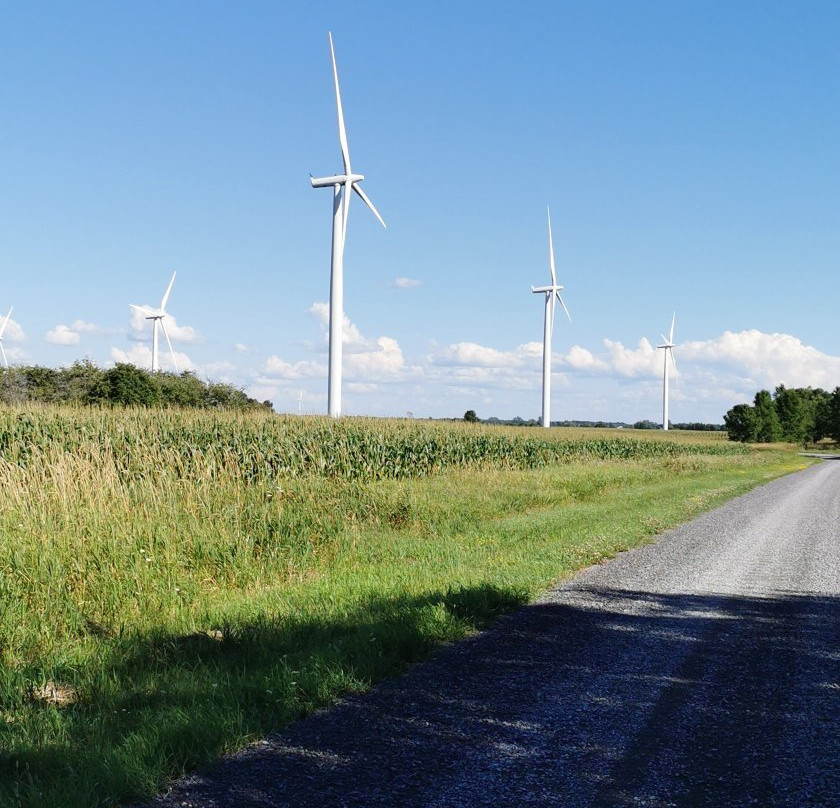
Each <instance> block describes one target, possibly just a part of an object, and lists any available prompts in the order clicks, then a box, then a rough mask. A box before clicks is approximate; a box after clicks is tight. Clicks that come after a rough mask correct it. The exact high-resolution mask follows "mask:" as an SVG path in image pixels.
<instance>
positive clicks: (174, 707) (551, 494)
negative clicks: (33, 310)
mask: <svg viewBox="0 0 840 808" xmlns="http://www.w3.org/2000/svg"><path fill="white" fill-rule="evenodd" d="M625 432H626V434H619V433H617V432H615V431H606V430H565V429H563V430H561V429H555V430H551V431H550V432H549V433H548V434H546V433H544V432H543V431H542V430H522V429H519V430H517V429H498V428H495V429H493V428H481V427H476V426H472V425H471V426H463V425H457V424H452V425H438V424H426V423H423V422H420V423H412V422H381V421H372V420H358V419H349V420H346V421H341V422H339V423H335V422H331V421H327V420H324V419H294V418H286V419H283V418H270V417H266V416H262V415H254V416H241V415H226V414H222V413H219V414H200V415H197V414H189V413H177V412H157V413H154V412H151V413H150V412H144V411H135V412H131V411H129V412H110V411H96V410H93V411H89V410H71V409H68V410H60V409H46V410H22V411H12V412H8V411H7V412H5V413H0V457H2V459H0V490H3V492H4V496H3V499H2V501H1V502H0V559H2V561H0V805H2V806H5V805H21V806H50V807H51V808H52V807H53V806H66V807H68V808H69V806H92V805H113V804H117V803H118V802H120V801H125V800H128V799H131V798H136V797H138V796H148V795H150V794H151V793H153V792H154V790H156V789H158V788H160V787H161V786H162V785H163V784H164V783H165V781H166V779H167V778H168V777H171V776H173V775H175V774H177V773H178V772H181V771H183V770H185V769H189V768H191V767H195V766H197V765H200V764H201V763H202V762H204V761H207V760H209V759H211V758H212V757H213V756H215V755H217V754H219V753H220V752H222V751H225V750H229V749H233V748H236V747H237V746H241V745H242V744H244V743H246V742H247V741H248V740H251V739H253V738H256V737H259V736H260V735H261V734H264V733H266V732H268V731H270V730H272V729H276V728H278V727H280V726H282V725H283V724H284V723H286V722H288V721H289V720H291V719H294V718H295V717H297V716H300V715H303V714H305V713H307V712H309V711H311V710H312V709H314V708H316V707H317V706H320V705H323V704H325V703H326V702H328V701H329V700H330V699H332V698H334V697H335V696H336V695H337V694H339V693H341V692H345V691H347V690H357V689H363V688H366V687H368V686H369V685H370V684H371V683H372V682H374V681H376V680H377V679H380V678H382V677H383V676H386V675H389V674H393V673H395V672H396V671H398V670H400V669H401V668H402V667H403V666H404V665H405V664H407V663H408V662H411V661H413V660H417V659H420V658H422V657H423V656H424V655H426V654H428V652H429V651H430V650H431V649H432V648H433V647H434V646H435V645H436V644H438V643H440V642H442V641H448V640H455V639H458V638H460V637H463V636H465V635H467V634H469V633H470V632H473V631H475V630H476V629H477V628H480V627H481V626H483V625H486V624H487V623H488V622H489V621H491V620H492V619H493V618H494V617H495V616H497V615H498V614H500V613H502V612H505V611H509V610H510V609H512V608H515V607H516V606H518V605H520V604H523V603H525V602H527V601H528V600H529V599H530V598H532V597H533V596H534V595H535V594H536V593H538V592H539V591H541V590H542V589H544V588H545V587H546V586H548V585H550V584H551V583H552V582H554V581H557V580H559V579H562V578H564V577H567V576H569V575H571V574H573V573H574V572H575V571H577V570H579V569H580V568H582V567H584V566H587V565H589V564H592V563H596V562H598V561H601V560H603V559H605V558H608V557H610V556H612V555H614V554H615V553H616V552H619V551H621V550H624V549H628V548H630V547H633V546H636V545H638V544H640V543H644V542H647V541H651V540H652V539H653V538H654V537H655V535H656V533H658V532H660V531H661V530H663V529H664V528H666V527H668V526H670V525H674V524H677V523H679V522H681V521H684V520H686V519H688V518H690V517H691V516H693V515H694V514H696V513H698V512H700V511H702V510H705V509H708V508H709V507H712V506H714V505H716V504H718V503H720V502H722V501H724V500H725V499H727V498H729V497H732V496H734V495H736V494H739V493H741V492H743V491H746V490H748V489H749V488H751V487H752V486H754V485H756V484H758V483H760V482H763V481H765V480H768V479H771V478H772V477H774V476H778V475H779V474H782V473H785V472H787V471H791V470H793V469H794V468H799V467H802V465H803V461H802V459H801V458H797V457H795V455H793V453H792V452H790V451H785V450H782V449H776V450H770V451H762V452H755V451H750V450H748V449H746V448H744V447H742V446H740V445H733V444H729V443H727V442H726V441H723V440H721V439H720V437H719V436H717V435H714V434H712V435H708V434H688V435H687V434H680V433H669V434H668V435H667V436H665V435H662V433H653V434H650V435H649V434H643V433H634V432H632V431H630V430H626V431H625Z"/></svg>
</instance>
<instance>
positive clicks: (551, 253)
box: [545, 205, 557, 286]
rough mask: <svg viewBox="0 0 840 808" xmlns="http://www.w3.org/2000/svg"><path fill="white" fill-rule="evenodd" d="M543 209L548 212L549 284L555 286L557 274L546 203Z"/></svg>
mask: <svg viewBox="0 0 840 808" xmlns="http://www.w3.org/2000/svg"><path fill="white" fill-rule="evenodd" d="M545 209H546V211H547V212H548V264H549V266H550V267H551V285H552V286H557V275H556V273H555V271H554V242H553V241H552V238H551V211H550V210H549V209H548V205H546V208H545Z"/></svg>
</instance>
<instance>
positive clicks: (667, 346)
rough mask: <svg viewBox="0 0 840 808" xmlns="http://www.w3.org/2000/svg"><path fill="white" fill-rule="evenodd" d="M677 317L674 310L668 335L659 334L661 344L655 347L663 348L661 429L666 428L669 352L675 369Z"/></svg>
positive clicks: (675, 369)
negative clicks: (675, 323)
mask: <svg viewBox="0 0 840 808" xmlns="http://www.w3.org/2000/svg"><path fill="white" fill-rule="evenodd" d="M676 319H677V313H676V312H674V316H673V317H672V318H671V330H670V331H669V332H668V336H667V337H666V336H665V335H664V334H662V335H661V337H662V343H663V344H662V345H657V346H656V347H657V348H663V349H664V350H665V368H664V370H663V372H662V429H668V371H669V370H670V365H669V364H668V355H669V354H670V357H671V364H672V365H673V366H674V372H675V373H676V371H677V360H676V359H674V321H675V320H676Z"/></svg>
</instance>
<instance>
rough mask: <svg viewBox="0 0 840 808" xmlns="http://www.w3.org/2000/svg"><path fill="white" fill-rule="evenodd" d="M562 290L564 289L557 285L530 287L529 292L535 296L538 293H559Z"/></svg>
mask: <svg viewBox="0 0 840 808" xmlns="http://www.w3.org/2000/svg"><path fill="white" fill-rule="evenodd" d="M563 289H564V287H563V286H557V285H554V286H532V287H531V291H532V292H533V293H534V294H537V293H538V292H558V293H559V292H562V291H563Z"/></svg>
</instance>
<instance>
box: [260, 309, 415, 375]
mask: <svg viewBox="0 0 840 808" xmlns="http://www.w3.org/2000/svg"><path fill="white" fill-rule="evenodd" d="M309 312H310V314H312V315H313V316H314V317H315V318H317V320H318V321H319V323H320V325H321V329H322V332H323V337H324V341H326V340H327V339H328V333H329V332H328V328H329V319H330V307H329V305H328V304H327V303H313V304H312V306H311V307H310V309H309ZM341 343H342V347H343V349H344V351H343V353H344V362H343V367H344V371H345V373H346V374H347V376H348V377H349V378H351V379H356V380H359V379H364V380H365V381H371V380H377V379H383V378H395V377H397V376H398V375H399V374H400V373H401V372H402V371H403V369H404V360H403V354H402V350H401V348H400V346H399V343H398V342H397V341H396V340H395V339H394V338H393V337H377V338H376V339H369V338H368V337H365V336H364V335H363V334H362V333H361V331H359V329H358V328H357V327H356V325H354V324H353V323H352V322H350V318H349V317H348V316H347V315H346V314H345V315H344V317H343V324H342V339H341ZM273 358H274V359H277V358H278V357H273ZM280 361H281V362H282V360H280ZM284 364H285V363H284ZM302 364H305V363H301V362H298V363H296V365H302Z"/></svg>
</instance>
